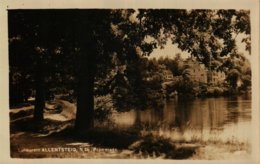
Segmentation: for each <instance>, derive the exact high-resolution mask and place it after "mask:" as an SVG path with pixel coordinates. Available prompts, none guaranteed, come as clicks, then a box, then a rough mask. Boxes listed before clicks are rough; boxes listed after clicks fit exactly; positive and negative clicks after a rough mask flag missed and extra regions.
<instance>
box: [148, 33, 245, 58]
mask: <svg viewBox="0 0 260 164" xmlns="http://www.w3.org/2000/svg"><path fill="white" fill-rule="evenodd" d="M243 37H245V35H244V34H239V35H237V37H236V44H237V46H238V52H241V53H243V54H244V55H245V57H246V58H247V59H249V60H250V55H249V52H248V51H246V50H245V43H241V40H242V38H243ZM177 53H180V54H181V57H182V58H183V59H186V58H188V57H189V56H190V54H189V53H188V52H186V51H182V50H180V49H179V48H178V47H177V45H176V44H172V43H171V41H170V40H168V42H167V43H166V45H165V47H164V49H160V48H157V49H154V50H153V52H152V53H151V54H150V56H149V57H148V58H149V59H152V58H156V59H158V58H160V57H169V58H174V57H175V56H176V54H177Z"/></svg>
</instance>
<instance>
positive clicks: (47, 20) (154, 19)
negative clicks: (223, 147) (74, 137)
mask: <svg viewBox="0 0 260 164" xmlns="http://www.w3.org/2000/svg"><path fill="white" fill-rule="evenodd" d="M38 18H40V19H38ZM9 20H10V22H9V27H11V28H10V29H11V30H10V32H9V39H13V38H16V37H19V35H20V37H21V38H22V39H23V43H26V45H27V47H26V51H25V52H23V54H24V59H27V58H31V60H32V61H33V62H34V63H35V64H34V67H32V68H33V69H35V68H36V69H35V70H36V72H37V73H36V74H35V75H36V76H35V77H34V78H35V81H36V84H37V87H36V94H37V95H38V96H36V102H37V103H36V105H35V109H36V110H35V111H39V114H36V113H35V117H36V118H37V119H40V120H41V119H42V111H43V107H44V97H45V96H44V95H45V92H46V90H45V89H44V88H45V87H44V84H45V83H44V81H45V80H44V79H46V77H48V75H46V73H47V74H51V75H50V76H49V77H53V74H54V73H55V71H50V72H47V71H45V70H46V69H45V68H47V67H48V66H49V65H55V63H56V62H57V63H59V60H54V58H53V57H54V54H59V53H57V51H62V52H64V55H65V56H66V55H68V58H67V59H66V60H69V63H70V64H71V66H72V70H73V68H74V69H75V70H76V71H75V72H76V73H75V74H74V76H75V82H76V84H77V89H76V93H77V115H76V122H75V129H76V132H78V133H85V131H88V130H89V129H91V128H93V117H94V113H93V111H94V86H95V83H94V82H95V78H96V77H95V76H96V75H97V73H100V74H105V73H106V68H108V67H109V66H110V65H111V59H112V57H113V55H114V54H115V55H116V56H117V58H118V59H119V60H120V61H121V63H122V64H125V65H126V71H125V72H126V76H127V77H129V79H131V80H130V81H129V83H130V85H131V86H141V85H140V84H142V75H141V74H140V72H141V71H140V69H141V67H139V66H140V65H141V64H142V63H141V60H140V56H142V55H144V56H145V55H146V56H147V55H149V54H150V53H151V52H152V50H153V49H154V48H157V47H158V46H159V47H163V45H164V44H166V40H167V39H168V38H170V39H171V40H172V42H173V43H174V44H177V45H178V47H179V48H180V49H182V50H186V51H188V52H190V53H191V55H193V56H195V57H196V58H197V59H198V60H199V61H201V62H202V63H204V64H205V65H206V66H207V67H209V66H210V63H211V62H210V61H213V60H226V58H225V56H228V55H229V56H234V54H235V53H234V52H235V51H236V45H235V42H234V39H235V38H234V37H232V36H233V35H232V34H233V33H243V32H244V33H246V34H247V35H249V36H250V22H249V20H250V19H249V12H248V11H244V10H241V11H236V10H190V11H187V10H149V9H148V10H147V9H140V10H138V11H135V10H97V9H89V10H37V11H34V10H25V11H23V10H20V11H10V17H9ZM15 27H19V28H15ZM147 37H151V38H154V39H153V40H152V41H149V42H148V41H147ZM221 40H223V41H224V42H223V44H221ZM244 42H246V43H248V45H250V37H247V38H246V39H245V40H244ZM248 50H250V46H248ZM13 54H14V53H10V56H12V55H13ZM73 54H77V55H76V57H75V56H73ZM16 55H17V54H16ZM65 56H63V57H64V58H66V57H65ZM12 59H13V58H12ZM70 59H75V61H76V62H75V63H74V60H70ZM107 59H108V60H107ZM25 61H26V60H25ZM53 61H55V62H53ZM63 62H64V61H63ZM17 63H19V61H18V62H16V64H17ZM61 63H62V62H61ZM99 63H103V66H100V65H99ZM104 63H105V64H104ZM63 64H64V63H63ZM61 65H62V64H60V66H58V67H59V68H61ZM22 67H23V68H24V67H25V65H23V66H22ZM69 68H71V67H70V66H69ZM99 69H102V71H100V70H99ZM65 70H66V69H65ZM61 72H62V71H61ZM68 72H70V73H69V74H71V72H73V71H71V70H70V69H69V70H68ZM68 72H66V71H65V72H63V74H68ZM130 77H133V78H130ZM64 79H65V78H64ZM142 88H143V87H136V88H135V87H133V90H132V93H134V94H136V95H138V96H140V97H141V99H140V102H142V100H143V99H142V97H143V96H141V95H142V94H143V90H142ZM36 115H37V116H36Z"/></svg>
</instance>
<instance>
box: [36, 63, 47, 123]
mask: <svg viewBox="0 0 260 164" xmlns="http://www.w3.org/2000/svg"><path fill="white" fill-rule="evenodd" d="M44 79H45V75H44V67H43V63H42V61H41V59H38V63H37V66H36V71H35V90H36V95H35V106H34V120H35V121H36V122H41V121H43V110H44V107H45V82H44Z"/></svg>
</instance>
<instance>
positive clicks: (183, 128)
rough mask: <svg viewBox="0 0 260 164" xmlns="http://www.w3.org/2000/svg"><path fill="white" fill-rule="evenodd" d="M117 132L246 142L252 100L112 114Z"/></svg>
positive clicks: (178, 103) (182, 102)
mask: <svg viewBox="0 0 260 164" xmlns="http://www.w3.org/2000/svg"><path fill="white" fill-rule="evenodd" d="M113 119H114V121H115V124H116V125H117V126H118V127H119V128H131V127H135V126H138V127H142V129H144V130H146V131H152V132H154V133H157V134H158V135H163V136H165V137H170V138H173V139H175V140H184V141H196V140H202V141H208V140H212V141H224V142H237V141H239V142H247V143H248V142H249V141H250V133H251V97H250V95H243V96H237V97H219V98H204V99H203V98H196V99H193V100H190V99H189V100H188V99H177V98H175V99H173V100H170V101H165V105H164V107H163V108H162V109H153V108H151V109H147V110H144V111H139V110H131V111H129V112H124V113H117V114H114V116H113Z"/></svg>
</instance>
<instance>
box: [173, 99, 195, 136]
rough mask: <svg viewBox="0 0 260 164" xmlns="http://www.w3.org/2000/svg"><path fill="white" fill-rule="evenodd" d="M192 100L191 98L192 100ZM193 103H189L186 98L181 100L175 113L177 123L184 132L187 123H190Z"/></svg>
mask: <svg viewBox="0 0 260 164" xmlns="http://www.w3.org/2000/svg"><path fill="white" fill-rule="evenodd" d="M190 101H191V100H190ZM191 105H192V103H191V102H190V103H188V102H187V101H184V100H181V99H180V100H179V101H178V105H177V106H176V113H175V125H176V126H177V127H178V128H179V129H180V131H181V132H182V133H183V132H184V130H185V128H186V125H187V124H188V123H189V121H190V120H189V118H190V116H191V113H192V112H191V109H192V107H191Z"/></svg>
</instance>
